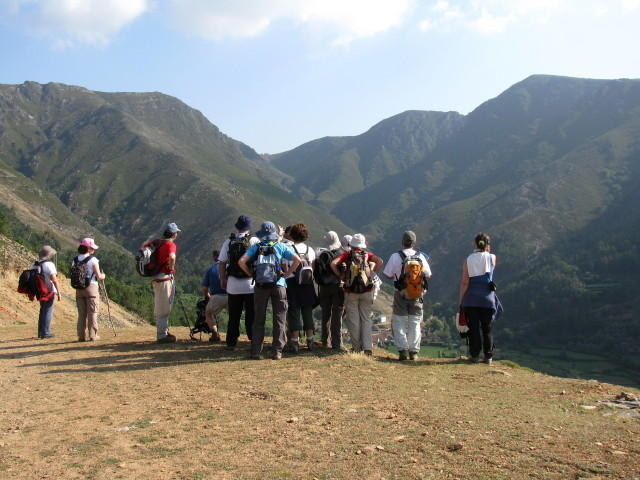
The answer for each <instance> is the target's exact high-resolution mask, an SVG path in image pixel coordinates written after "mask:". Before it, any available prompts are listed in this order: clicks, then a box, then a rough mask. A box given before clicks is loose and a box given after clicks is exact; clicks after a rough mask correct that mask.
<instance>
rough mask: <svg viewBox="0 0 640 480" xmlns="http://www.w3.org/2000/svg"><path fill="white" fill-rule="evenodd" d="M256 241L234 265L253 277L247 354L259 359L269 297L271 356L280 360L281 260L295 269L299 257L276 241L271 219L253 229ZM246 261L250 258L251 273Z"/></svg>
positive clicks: (283, 332)
mask: <svg viewBox="0 0 640 480" xmlns="http://www.w3.org/2000/svg"><path fill="white" fill-rule="evenodd" d="M256 235H257V236H258V238H259V239H260V243H257V244H255V245H252V246H251V247H249V249H248V250H247V251H246V253H245V254H244V255H243V256H242V258H240V261H239V262H238V265H239V266H240V268H241V269H242V271H243V272H245V273H246V274H247V275H248V276H250V277H251V276H252V277H253V279H254V281H255V294H254V308H255V319H254V322H253V332H252V338H251V358H252V359H254V360H259V359H260V354H261V352H262V347H263V345H262V344H263V342H264V325H265V321H266V317H267V303H268V302H269V299H270V300H271V309H272V311H273V341H272V343H271V348H272V358H273V359H274V360H280V359H281V358H282V350H283V349H284V346H285V343H286V341H287V309H288V302H287V282H286V281H285V275H286V274H287V271H286V270H285V269H284V268H283V264H285V263H286V261H287V260H290V261H292V264H291V266H290V267H289V268H290V270H291V271H295V270H296V269H297V268H298V265H299V264H300V257H298V255H296V254H295V253H294V252H293V250H291V249H290V248H289V247H287V246H286V245H284V244H282V243H279V242H278V238H279V236H278V233H277V227H276V226H275V224H274V223H273V222H264V223H263V224H262V226H261V228H260V230H259V231H258V232H257V233H256ZM249 262H252V266H253V270H254V271H253V273H252V272H251V270H250V267H249V265H248V264H249Z"/></svg>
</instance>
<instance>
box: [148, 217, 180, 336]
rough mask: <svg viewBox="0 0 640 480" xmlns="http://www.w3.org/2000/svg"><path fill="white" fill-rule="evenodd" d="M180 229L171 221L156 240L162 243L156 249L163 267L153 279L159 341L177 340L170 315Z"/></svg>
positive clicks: (174, 288)
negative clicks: (172, 332)
mask: <svg viewBox="0 0 640 480" xmlns="http://www.w3.org/2000/svg"><path fill="white" fill-rule="evenodd" d="M180 231H181V230H180V229H179V228H178V225H176V224H175V223H173V222H172V223H169V224H167V226H166V227H165V229H164V232H163V234H162V238H161V239H158V240H156V241H157V242H158V243H159V244H160V246H159V247H158V248H157V250H156V252H157V254H156V262H157V264H158V265H162V267H161V268H160V270H159V272H158V273H157V274H156V275H154V276H153V278H152V279H151V285H153V318H154V319H155V322H156V338H157V341H158V342H159V343H174V342H175V341H176V337H175V335H172V334H170V333H169V315H170V314H171V309H172V307H173V301H174V299H175V292H176V284H175V281H174V275H175V273H176V270H175V267H176V255H177V253H178V245H176V243H175V240H176V238H177V237H178V232H180Z"/></svg>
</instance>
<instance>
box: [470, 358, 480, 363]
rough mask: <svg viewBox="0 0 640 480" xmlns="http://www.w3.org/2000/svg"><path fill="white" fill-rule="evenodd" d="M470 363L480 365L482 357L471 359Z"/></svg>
mask: <svg viewBox="0 0 640 480" xmlns="http://www.w3.org/2000/svg"><path fill="white" fill-rule="evenodd" d="M469 361H470V362H471V363H480V357H471V358H470V359H469Z"/></svg>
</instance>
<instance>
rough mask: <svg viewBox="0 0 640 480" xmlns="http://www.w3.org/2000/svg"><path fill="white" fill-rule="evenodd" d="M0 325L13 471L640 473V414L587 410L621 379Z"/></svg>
mask: <svg viewBox="0 0 640 480" xmlns="http://www.w3.org/2000/svg"><path fill="white" fill-rule="evenodd" d="M174 330H175V333H177V334H178V336H179V338H186V336H187V332H186V329H174ZM0 337H1V338H2V341H1V342H0V372H1V376H0V378H1V386H0V392H2V393H1V394H0V409H1V411H2V416H1V420H0V478H3V479H13V478H24V479H45V478H50V479H67V478H69V479H113V478H122V479H137V480H142V479H205V478H206V479H209V478H212V479H227V478H229V479H231V478H243V479H262V478H264V479H273V478H282V479H290V478H304V479H312V478H318V479H328V478H343V479H351V478H373V479H383V478H385V479H393V478H398V479H399V478H402V479H419V478H486V479H489V478H491V479H502V478H504V479H512V478H544V479H547V478H557V479H567V478H627V479H632V478H635V477H636V476H638V474H639V473H640V472H639V468H638V465H640V462H639V460H640V457H639V453H640V447H639V444H638V438H639V434H640V420H638V419H634V418H623V417H619V416H617V415H616V414H617V412H613V411H612V410H611V409H600V408H596V409H585V408H583V407H582V406H595V405H597V404H596V403H595V402H596V401H597V400H605V399H609V398H611V397H613V396H614V395H615V394H617V393H619V392H620V390H621V388H620V387H616V386H612V385H607V384H600V383H597V382H585V381H578V380H566V379H558V378H554V377H548V376H545V375H541V374H537V373H533V372H530V371H528V370H526V369H521V368H511V367H509V366H508V365H505V364H500V363H498V364H497V365H495V366H493V367H487V366H486V365H468V364H465V363H460V362H454V361H438V362H435V361H427V360H420V361H419V362H417V363H415V364H399V363H397V362H394V361H391V360H389V359H388V358H387V357H385V354H383V353H381V352H377V354H378V355H380V356H379V357H377V358H375V359H369V358H366V357H362V356H359V355H344V354H343V355H330V354H328V353H324V354H323V353H320V354H316V355H311V354H303V355H300V356H299V357H296V358H285V359H284V360H283V361H281V362H274V361H272V360H263V361H251V360H248V359H247V358H246V357H247V351H246V350H241V351H238V352H228V351H226V350H225V349H224V348H223V346H221V345H214V346H212V345H210V344H208V343H207V342H201V343H199V342H191V341H187V340H182V341H179V342H178V343H177V344H174V345H159V344H156V343H155V342H153V338H154V329H153V327H138V328H129V329H122V330H121V331H119V335H118V337H116V338H113V337H111V336H108V335H103V340H101V341H99V342H97V343H92V344H90V343H77V342H74V339H75V337H74V331H73V325H72V324H67V325H62V326H60V327H59V328H58V336H57V337H56V338H55V339H51V340H36V339H34V338H33V333H32V331H31V329H30V328H29V326H26V325H13V326H5V327H1V328H0ZM243 347H246V343H245V344H243ZM637 393H638V392H636V394H637ZM605 415H608V416H605Z"/></svg>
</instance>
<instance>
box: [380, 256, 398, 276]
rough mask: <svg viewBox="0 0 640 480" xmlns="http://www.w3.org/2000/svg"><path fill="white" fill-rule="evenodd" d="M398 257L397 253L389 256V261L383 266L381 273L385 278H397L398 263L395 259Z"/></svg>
mask: <svg viewBox="0 0 640 480" xmlns="http://www.w3.org/2000/svg"><path fill="white" fill-rule="evenodd" d="M399 257H400V255H398V253H397V252H396V253H392V254H391V256H390V257H389V261H388V262H387V264H386V265H385V266H384V270H383V271H382V273H383V274H384V275H385V276H387V277H392V278H394V279H395V278H396V277H397V276H398V274H399V273H398V271H397V270H398V262H397V259H398V258H399Z"/></svg>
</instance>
